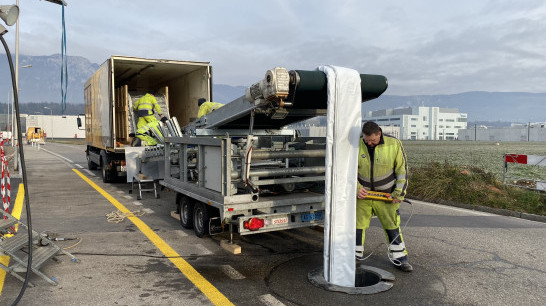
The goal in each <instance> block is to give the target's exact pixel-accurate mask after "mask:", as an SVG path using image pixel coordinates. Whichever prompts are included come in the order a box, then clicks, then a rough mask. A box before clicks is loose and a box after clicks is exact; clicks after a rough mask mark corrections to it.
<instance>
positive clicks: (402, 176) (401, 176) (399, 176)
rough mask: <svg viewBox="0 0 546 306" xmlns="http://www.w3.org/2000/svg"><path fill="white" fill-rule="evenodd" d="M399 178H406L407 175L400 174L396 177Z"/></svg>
mask: <svg viewBox="0 0 546 306" xmlns="http://www.w3.org/2000/svg"><path fill="white" fill-rule="evenodd" d="M396 179H397V180H405V179H406V175H405V174H400V175H398V176H397V177H396Z"/></svg>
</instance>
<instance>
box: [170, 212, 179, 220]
mask: <svg viewBox="0 0 546 306" xmlns="http://www.w3.org/2000/svg"><path fill="white" fill-rule="evenodd" d="M171 217H173V218H175V219H176V220H178V221H180V214H177V213H176V211H174V210H173V211H171Z"/></svg>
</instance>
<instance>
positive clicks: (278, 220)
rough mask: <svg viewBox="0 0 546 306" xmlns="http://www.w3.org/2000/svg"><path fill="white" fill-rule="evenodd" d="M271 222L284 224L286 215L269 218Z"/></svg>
mask: <svg viewBox="0 0 546 306" xmlns="http://www.w3.org/2000/svg"><path fill="white" fill-rule="evenodd" d="M271 223H272V224H273V225H277V224H286V223H288V217H282V218H275V219H271Z"/></svg>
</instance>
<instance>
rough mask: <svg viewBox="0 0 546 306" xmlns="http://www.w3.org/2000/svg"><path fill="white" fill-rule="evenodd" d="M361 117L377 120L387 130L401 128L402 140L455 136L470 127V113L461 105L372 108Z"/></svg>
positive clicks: (438, 138)
mask: <svg viewBox="0 0 546 306" xmlns="http://www.w3.org/2000/svg"><path fill="white" fill-rule="evenodd" d="M362 120H363V121H374V122H376V123H377V124H378V125H379V126H381V127H382V129H383V130H384V132H385V133H387V134H389V132H387V130H386V129H387V128H391V130H389V131H390V133H391V134H393V132H394V131H395V130H392V128H398V130H399V135H398V138H399V139H402V140H455V139H458V137H459V130H460V129H466V127H467V114H463V113H459V110H458V109H456V108H440V107H427V106H418V107H407V108H394V109H383V110H377V111H369V112H366V113H364V114H363V118H362ZM393 136H396V135H393Z"/></svg>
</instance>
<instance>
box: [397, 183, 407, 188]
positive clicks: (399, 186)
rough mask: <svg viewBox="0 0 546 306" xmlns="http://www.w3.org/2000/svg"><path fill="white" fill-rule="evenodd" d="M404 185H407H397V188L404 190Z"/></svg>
mask: <svg viewBox="0 0 546 306" xmlns="http://www.w3.org/2000/svg"><path fill="white" fill-rule="evenodd" d="M404 185H405V183H404V184H396V188H404Z"/></svg>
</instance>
